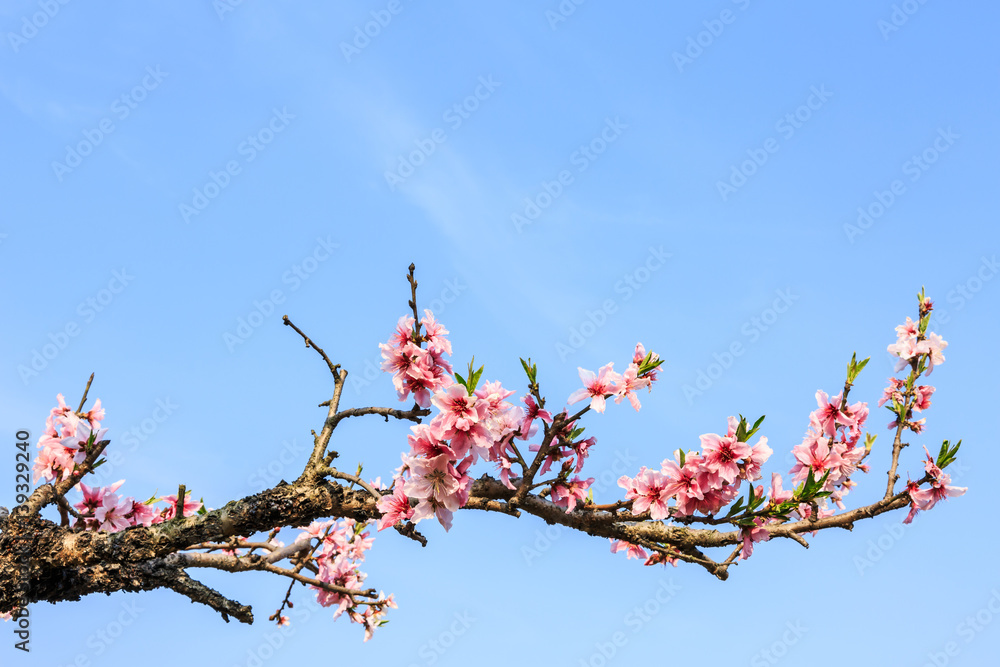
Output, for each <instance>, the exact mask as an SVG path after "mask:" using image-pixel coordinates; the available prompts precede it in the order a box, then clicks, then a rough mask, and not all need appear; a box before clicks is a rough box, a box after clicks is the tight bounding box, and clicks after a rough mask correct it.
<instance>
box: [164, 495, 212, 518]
mask: <svg viewBox="0 0 1000 667" xmlns="http://www.w3.org/2000/svg"><path fill="white" fill-rule="evenodd" d="M160 500H161V501H163V502H165V503H166V504H167V507H166V509H164V510H163V511H162V512H160V516H161V517H162V519H161V520H162V521H169V520H170V519H173V518H174V517H175V516H176V515H177V494H176V493H172V494H170V495H169V496H161V497H160ZM201 508H202V503H201V502H200V501H198V500H195V499H194V498H192V497H191V494H190V493H186V494H184V507H183V509H182V510H181V515H182V516H192V515H194V514H195V513H197V512H198V510H200V509H201ZM156 523H159V522H156Z"/></svg>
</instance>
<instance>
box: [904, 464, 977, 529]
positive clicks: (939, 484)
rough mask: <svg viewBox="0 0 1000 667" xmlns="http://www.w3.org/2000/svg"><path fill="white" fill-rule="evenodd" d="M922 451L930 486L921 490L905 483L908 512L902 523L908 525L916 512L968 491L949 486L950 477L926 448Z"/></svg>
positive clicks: (913, 484) (963, 488)
mask: <svg viewBox="0 0 1000 667" xmlns="http://www.w3.org/2000/svg"><path fill="white" fill-rule="evenodd" d="M924 451H925V452H927V460H926V461H924V470H925V471H926V472H927V476H928V477H930V486H929V487H928V488H926V489H921V488H920V484H918V483H917V482H914V481H912V480H909V481H907V483H906V490H907V492H908V493H909V494H910V512H909V514H907V515H906V518H905V519H903V523H910V522H911V521H913V517H915V516H916V515H917V512H918V511H920V510H929V509H931V508H932V507H934V505H936V504H937V501H939V500H944V499H946V498H948V497H954V496H961V495H963V494H964V493H965V492H966V491H968V488H967V487H964V486H951V475H949V474H947V473H945V472H942V470H941V468H940V467H939V466H938V465H937V464H936V463H935V462H934V457H932V456H931V453H930V452H928V451H927V447H924Z"/></svg>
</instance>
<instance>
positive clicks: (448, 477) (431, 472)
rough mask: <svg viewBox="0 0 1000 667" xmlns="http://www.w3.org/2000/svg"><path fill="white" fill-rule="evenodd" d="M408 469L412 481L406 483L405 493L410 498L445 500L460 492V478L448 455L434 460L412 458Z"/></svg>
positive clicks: (408, 463)
mask: <svg viewBox="0 0 1000 667" xmlns="http://www.w3.org/2000/svg"><path fill="white" fill-rule="evenodd" d="M407 467H408V468H409V469H410V479H408V480H407V481H406V484H405V485H404V487H403V492H404V493H405V494H406V495H407V496H409V497H410V498H437V499H438V500H443V499H445V498H447V497H449V496H453V495H455V494H456V493H457V492H458V476H457V474H455V473H454V467H453V466H452V459H451V458H450V457H449V456H448V455H446V454H441V455H439V456H435V457H434V458H432V459H422V458H416V457H414V458H410V459H409V461H408V462H407ZM455 509H457V507H456V508H455Z"/></svg>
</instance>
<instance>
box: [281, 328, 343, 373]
mask: <svg viewBox="0 0 1000 667" xmlns="http://www.w3.org/2000/svg"><path fill="white" fill-rule="evenodd" d="M281 321H282V322H284V323H285V326H289V327H291V328H293V329H295V331H296V333H298V334H299V335H300V336H302V339H303V340H304V341H305V342H306V347H311V348H313V349H314V350H316V351H317V352H319V356H321V357H323V361H325V362H326V365H327V366H328V367H329V369H330V372H331V373H333V377H334V378H336V377H337V369H338V368H340V364H335V363H333V362H332V361H330V357H328V356H326V352H324V351H323V348H321V347H320V346H319V345H317V344H316V343H314V342H312V339H310V338H309V336H307V335H306V334H305V332H303V331H302V329H300V328H298V327H297V326H295V325H294V324H292V321H291V320H290V319H288V315H282V316H281Z"/></svg>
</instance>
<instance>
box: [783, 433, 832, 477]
mask: <svg viewBox="0 0 1000 667" xmlns="http://www.w3.org/2000/svg"><path fill="white" fill-rule="evenodd" d="M792 454H794V455H795V461H796V463H795V465H794V466H793V467H792V469H791V470H790V471H789V474H791V475H793V476H794V479H795V482H796V483H800V482H802V481H804V480H805V479H806V477H807V476H808V475H809V470H812V473H813V477H814V478H815V479H819V478H821V477H822V476H823V475H824V474H825V473H826V471H827V470H830V469H832V468H836V467H837V466H840V465H841V464H842V463H843V461H842V460H841V458H840V455H839V454H837V452H836V451H835V450H833V449H831V448H830V441H829V439H828V438H823V437H818V436H816V435H815V434H814V433H811V434H809V435H807V436H806V439H805V440H804V441H803V442H802V444H800V445H796V446H795V447H793V448H792Z"/></svg>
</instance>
